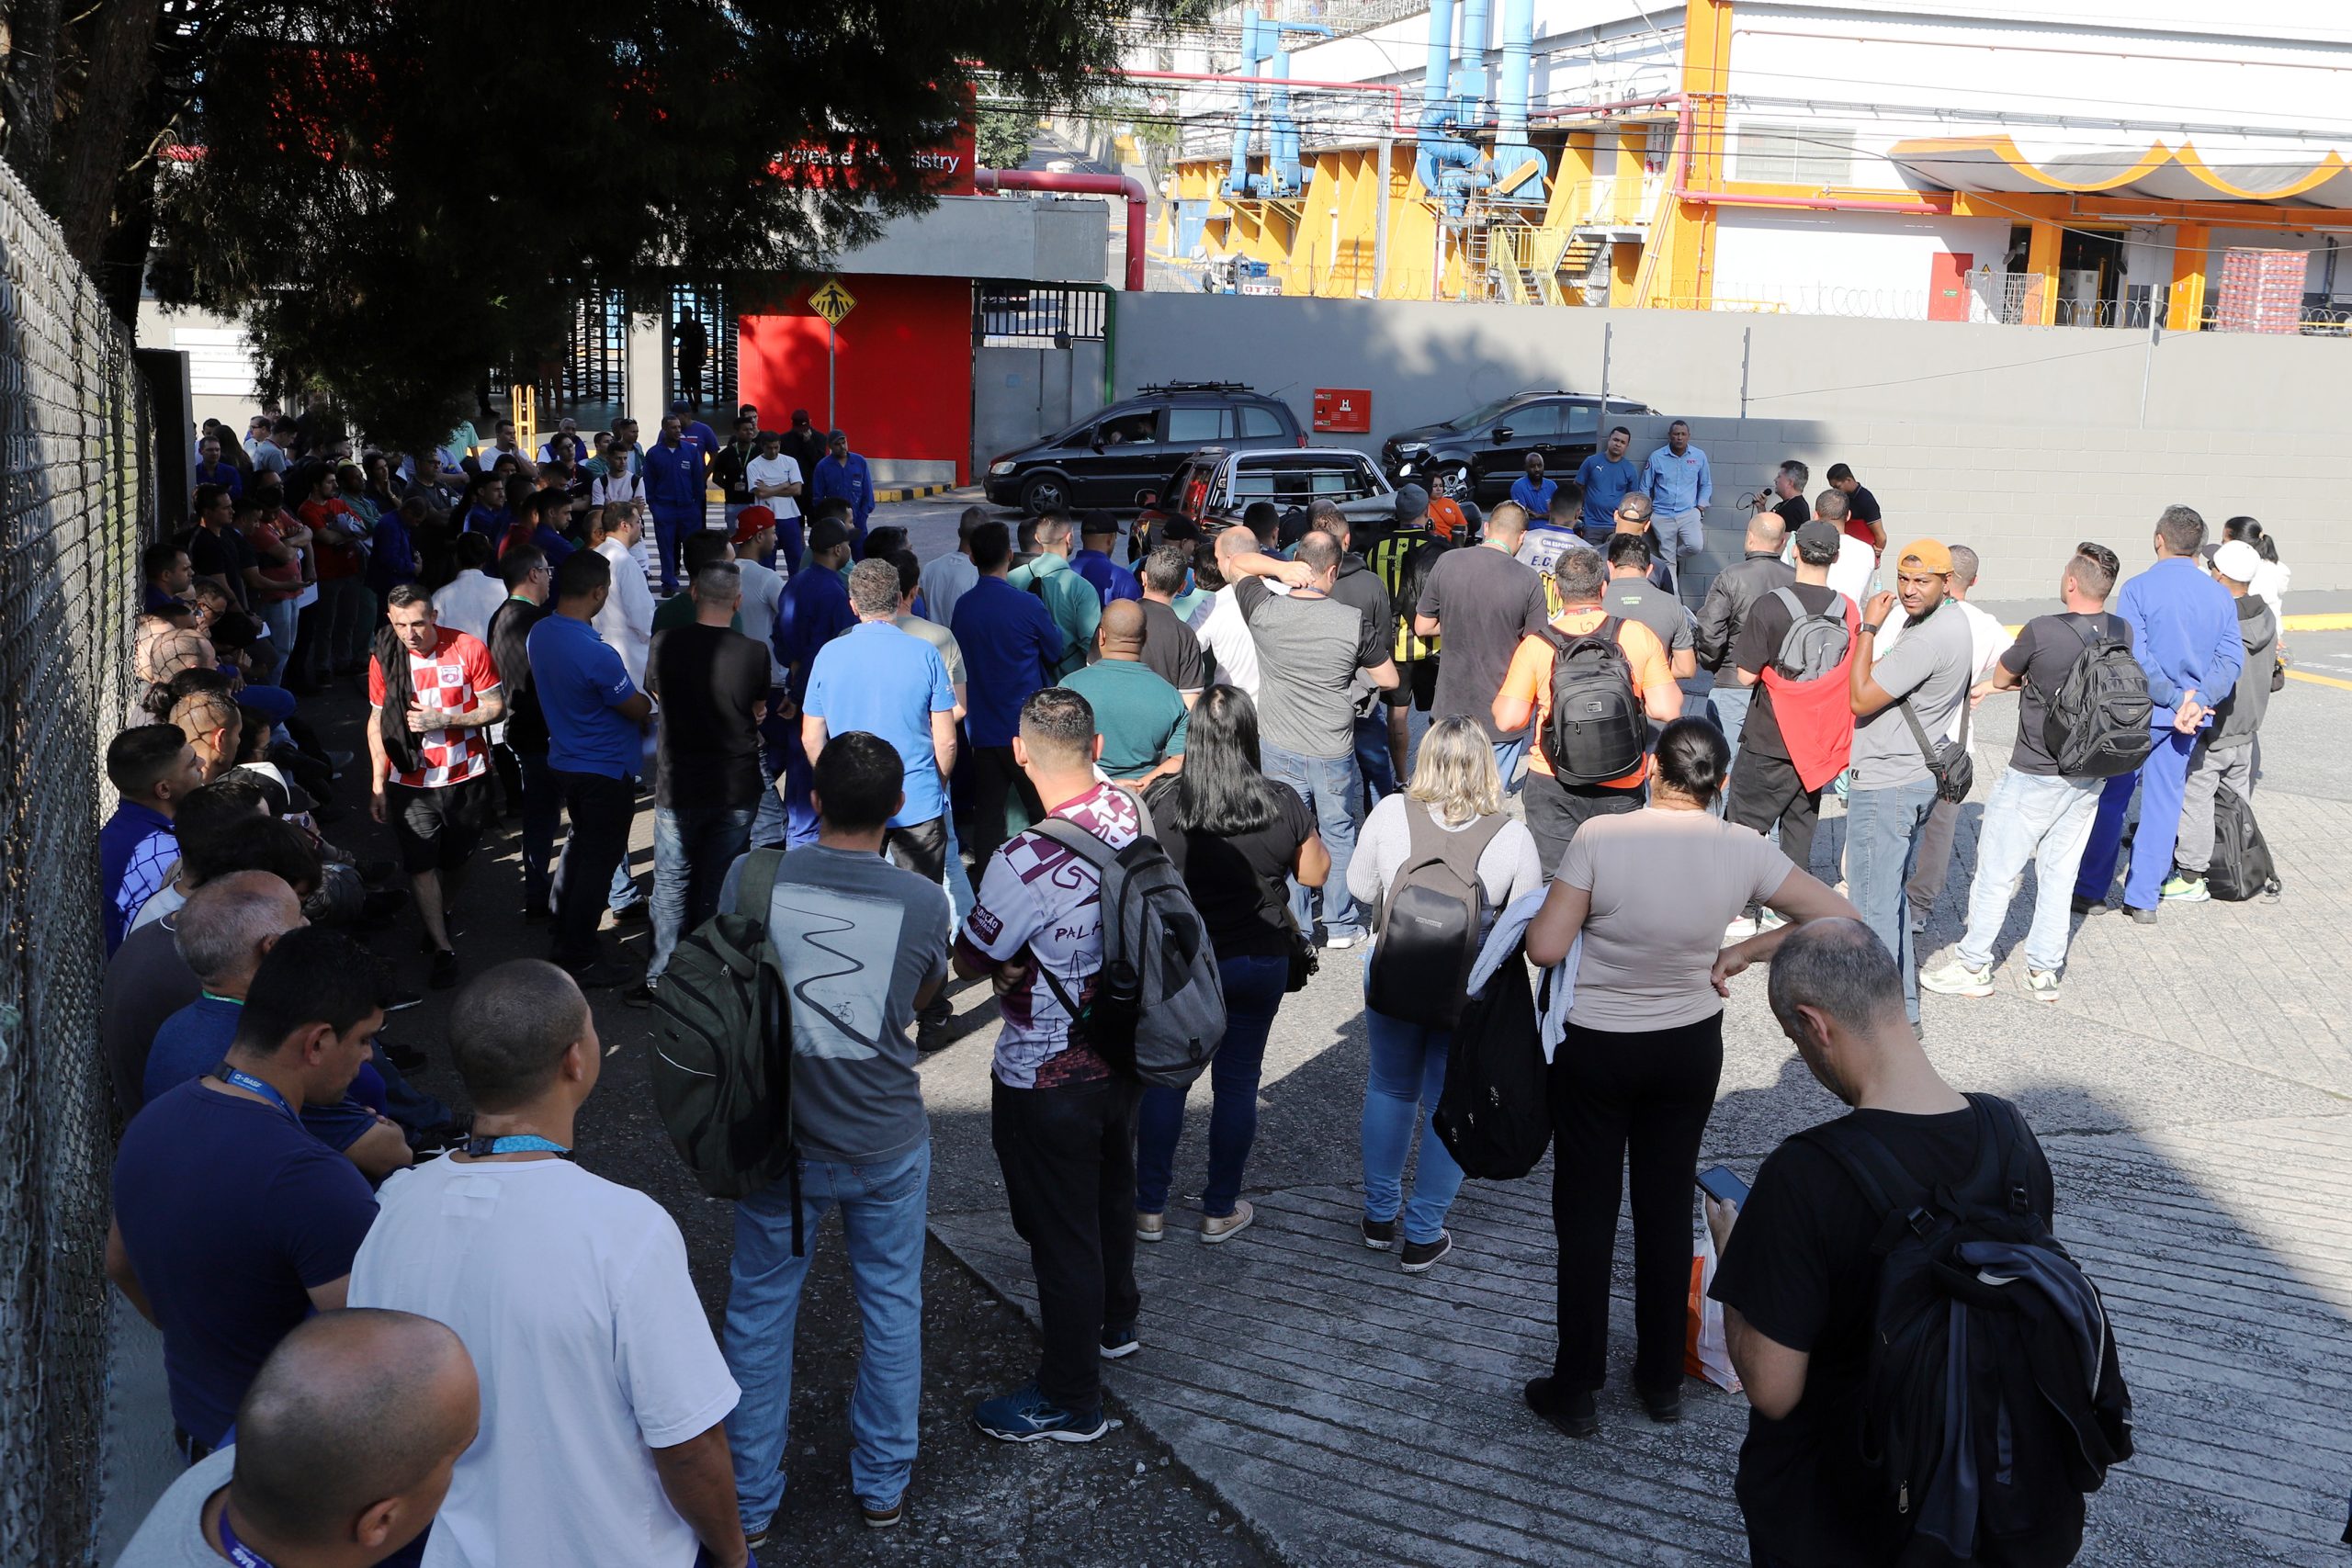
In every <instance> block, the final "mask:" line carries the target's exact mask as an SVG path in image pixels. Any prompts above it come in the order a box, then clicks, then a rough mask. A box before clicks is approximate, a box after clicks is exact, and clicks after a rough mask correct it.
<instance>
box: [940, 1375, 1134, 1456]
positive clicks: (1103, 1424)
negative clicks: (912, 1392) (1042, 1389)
mask: <svg viewBox="0 0 2352 1568" xmlns="http://www.w3.org/2000/svg"><path fill="white" fill-rule="evenodd" d="M972 1425H973V1426H975V1427H978V1428H979V1429H980V1430H981V1431H983V1432H986V1433H987V1434H988V1435H989V1437H991V1438H1001V1439H1002V1440H1003V1441H1005V1442H1008V1443H1034V1442H1037V1441H1039V1440H1041V1439H1045V1438H1051V1439H1052V1440H1053V1441H1055V1442H1057V1443H1091V1442H1092V1441H1093V1440H1094V1439H1095V1438H1100V1437H1102V1436H1103V1435H1104V1434H1105V1433H1107V1432H1109V1431H1110V1430H1111V1423H1110V1422H1108V1421H1106V1420H1104V1419H1103V1412H1102V1410H1101V1409H1100V1408H1099V1407H1098V1408H1096V1409H1093V1410H1090V1411H1086V1412H1084V1413H1082V1414H1081V1413H1080V1412H1078V1411H1071V1410H1064V1409H1063V1408H1062V1407H1061V1406H1060V1405H1058V1404H1055V1403H1054V1402H1053V1401H1052V1400H1050V1399H1047V1398H1046V1396H1045V1395H1044V1394H1042V1393H1038V1392H1037V1385H1036V1384H1035V1383H1034V1382H1033V1383H1030V1384H1028V1385H1027V1386H1026V1387H1024V1388H1021V1389H1019V1390H1016V1391H1015V1392H1013V1393H1001V1394H999V1395H997V1397H996V1398H994V1399H984V1400H982V1401H980V1403H979V1404H976V1405H974V1406H973V1407H972Z"/></svg>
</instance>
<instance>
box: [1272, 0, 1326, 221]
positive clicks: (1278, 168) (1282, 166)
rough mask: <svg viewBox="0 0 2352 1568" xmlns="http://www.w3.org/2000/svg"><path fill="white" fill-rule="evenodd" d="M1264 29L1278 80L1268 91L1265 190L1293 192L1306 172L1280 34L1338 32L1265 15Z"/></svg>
mask: <svg viewBox="0 0 2352 1568" xmlns="http://www.w3.org/2000/svg"><path fill="white" fill-rule="evenodd" d="M1266 29H1267V34H1268V39H1269V42H1270V44H1271V46H1272V48H1273V55H1274V70H1273V73H1274V76H1275V77H1276V79H1277V81H1278V82H1279V84H1280V85H1277V86H1276V87H1275V88H1274V91H1273V95H1272V96H1273V139H1272V152H1273V158H1272V170H1271V171H1270V174H1269V176H1268V177H1269V179H1270V181H1271V185H1270V187H1269V190H1268V194H1269V195H1272V196H1295V195H1297V194H1298V193H1299V192H1300V191H1302V190H1304V189H1306V171H1305V169H1304V168H1303V167H1302V163H1301V156H1300V149H1299V136H1298V121H1296V120H1295V119H1293V118H1291V112H1290V107H1291V106H1290V51H1289V50H1287V49H1284V48H1283V47H1281V39H1282V36H1283V34H1284V33H1313V34H1316V35H1317V36H1319V37H1322V38H1336V37H1338V36H1339V35H1338V34H1336V33H1334V32H1333V31H1332V30H1331V29H1330V28H1327V27H1324V26H1322V25H1321V24H1320V23H1315V22H1278V21H1275V20H1273V19H1272V18H1271V17H1269V18H1268V19H1267V22H1266Z"/></svg>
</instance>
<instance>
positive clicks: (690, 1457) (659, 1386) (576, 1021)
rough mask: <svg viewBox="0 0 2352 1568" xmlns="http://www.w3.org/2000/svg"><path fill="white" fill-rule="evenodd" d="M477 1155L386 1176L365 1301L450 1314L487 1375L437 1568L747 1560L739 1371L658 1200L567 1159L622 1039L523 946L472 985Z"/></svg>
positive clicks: (469, 1010)
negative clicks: (608, 1057) (611, 1035)
mask: <svg viewBox="0 0 2352 1568" xmlns="http://www.w3.org/2000/svg"><path fill="white" fill-rule="evenodd" d="M449 1052H450V1055H451V1056H452V1057H453V1058H454V1059H455V1061H456V1064H457V1069H458V1077H460V1078H461V1079H463V1080H464V1082H465V1086H466V1092H467V1094H468V1095H469V1096H470V1097H471V1099H472V1100H473V1103H474V1123H473V1137H472V1138H471V1140H470V1141H469V1143H467V1145H465V1146H464V1148H463V1149H461V1150H458V1151H457V1152H455V1153H452V1154H449V1155H447V1156H444V1157H442V1158H440V1159H436V1160H434V1161H431V1162H430V1163H428V1164H426V1165H423V1166H420V1167H418V1168H415V1169H414V1170H412V1171H409V1172H407V1173H406V1174H404V1175H402V1176H401V1177H400V1178H399V1179H397V1180H393V1181H389V1182H386V1183H385V1184H384V1190H383V1195H382V1202H383V1212H382V1213H381V1215H380V1216H379V1218H378V1220H377V1222H376V1225H375V1228H374V1229H373V1230H371V1231H370V1232H369V1233H368V1240H367V1243H366V1245H364V1246H363V1247H360V1249H359V1256H358V1257H357V1258H356V1259H355V1260H354V1262H353V1264H352V1279H351V1302H352V1304H353V1305H355V1306H375V1307H390V1308H394V1309H397V1310H400V1311H403V1312H414V1313H420V1314H424V1316H427V1317H430V1318H434V1319H435V1320H436V1321H438V1322H441V1323H446V1324H447V1325H449V1326H450V1327H451V1328H452V1329H454V1330H456V1331H457V1335H458V1338H459V1339H461V1340H463V1341H464V1342H465V1345H466V1348H467V1349H468V1350H469V1351H470V1352H472V1355H473V1359H474V1365H475V1367H476V1369H477V1370H478V1371H479V1372H480V1374H481V1385H482V1394H481V1437H480V1438H478V1439H477V1440H476V1441H475V1443H474V1445H473V1446H472V1447H471V1448H470V1449H469V1450H467V1452H466V1455H465V1457H464V1458H463V1459H462V1460H460V1461H458V1469H457V1473H456V1476H455V1477H454V1479H453V1480H452V1482H451V1483H450V1487H449V1496H448V1501H447V1504H446V1506H444V1507H443V1509H442V1512H441V1518H440V1522H439V1523H438V1524H437V1525H436V1526H435V1529H434V1532H433V1540H432V1541H431V1542H430V1543H429V1544H428V1546H427V1547H426V1550H425V1557H424V1561H425V1563H426V1564H427V1568H454V1565H457V1564H471V1563H490V1562H507V1563H526V1562H531V1563H537V1562H546V1563H559V1562H582V1563H585V1562H614V1563H620V1562H628V1563H663V1564H668V1563H674V1564H677V1565H678V1568H685V1565H686V1564H688V1563H691V1562H695V1553H696V1551H697V1549H699V1550H701V1551H705V1552H707V1554H708V1557H709V1560H710V1561H711V1562H714V1563H716V1564H718V1568H742V1565H743V1564H744V1563H746V1562H748V1561H749V1560H750V1551H749V1549H748V1548H747V1547H746V1545H745V1544H744V1540H743V1530H742V1527H741V1524H740V1522H739V1521H738V1520H737V1517H736V1512H735V1481H734V1473H733V1471H732V1468H731V1466H730V1464H729V1458H728V1448H727V1432H726V1428H725V1427H723V1426H722V1425H721V1422H722V1421H723V1419H724V1418H725V1416H726V1415H727V1413H728V1412H729V1410H732V1409H733V1408H734V1406H735V1402H736V1398H737V1390H736V1386H735V1381H734V1379H732V1378H731V1377H729V1375H728V1372H727V1363H726V1362H725V1361H724V1360H723V1359H721V1358H720V1356H719V1353H718V1344H717V1342H716V1341H715V1340H713V1338H712V1337H711V1332H710V1323H709V1320H708V1319H707V1318H706V1317H705V1316H704V1315H703V1310H702V1303H701V1302H700V1301H699V1300H698V1299H697V1298H696V1297H695V1289H694V1282H693V1280H690V1279H689V1278H688V1277H687V1274H686V1248H685V1242H684V1239H683V1238H682V1237H681V1236H680V1235H679V1234H678V1226H677V1223H676V1222H675V1221H673V1219H671V1218H670V1215H669V1213H668V1212H667V1211H665V1210H664V1209H663V1208H662V1206H661V1205H660V1204H658V1203H656V1202H655V1201H653V1200H652V1199H650V1198H648V1197H647V1196H646V1195H645V1194H644V1193H642V1192H639V1191H637V1190H634V1189H631V1188H627V1187H622V1186H619V1185H617V1184H616V1183H614V1182H610V1181H606V1180H605V1179H603V1178H601V1177H597V1176H592V1175H590V1174H589V1173H588V1172H587V1171H586V1170H583V1169H582V1168H580V1167H579V1166H577V1165H574V1164H572V1163H571V1145H572V1142H573V1128H574V1124H575V1122H576V1120H577V1118H578V1116H579V1112H580V1107H581V1105H582V1102H583V1101H585V1100H587V1098H588V1096H589V1094H590V1093H591V1092H593V1091H594V1089H595V1087H596V1078H597V1075H598V1073H599V1072H600V1070H601V1069H602V1067H603V1064H604V1058H605V1051H604V1046H603V1044H602V1043H601V1042H600V1041H599V1040H598V1039H597V1037H596V1024H595V1021H594V1018H592V1017H591V1016H590V1014H589V1011H588V1002H587V998H585V997H583V996H582V995H581V991H580V987H579V985H578V984H577V983H576V982H575V981H574V980H573V979H572V978H571V976H568V975H566V974H565V973H564V972H563V971H562V970H560V969H559V968H557V967H556V966H555V965H553V964H544V963H540V962H538V961H537V960H532V959H524V960H519V961H516V962H514V963H508V964H500V965H498V966H497V967H495V968H493V969H491V970H488V971H486V972H484V973H483V974H482V975H481V976H480V977H479V978H477V979H476V980H475V981H474V982H473V983H472V984H471V985H469V986H468V987H466V988H465V989H464V990H463V991H461V992H459V993H458V1000H457V1005H456V1006H455V1007H454V1008H452V1009H451V1010H450V1014H449Z"/></svg>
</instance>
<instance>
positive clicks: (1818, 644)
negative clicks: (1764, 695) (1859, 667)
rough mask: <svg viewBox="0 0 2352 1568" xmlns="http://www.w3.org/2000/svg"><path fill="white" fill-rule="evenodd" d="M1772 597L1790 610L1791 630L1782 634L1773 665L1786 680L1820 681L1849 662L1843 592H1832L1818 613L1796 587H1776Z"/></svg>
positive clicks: (1773, 656)
mask: <svg viewBox="0 0 2352 1568" xmlns="http://www.w3.org/2000/svg"><path fill="white" fill-rule="evenodd" d="M1772 597H1773V598H1774V599H1776V600H1778V601H1780V603H1781V604H1782V605H1783V606H1785V607H1786V608H1787V610H1788V612H1789V629H1788V630H1787V631H1786V632H1785V633H1783V634H1781V647H1780V650H1779V651H1778V652H1776V653H1774V654H1773V655H1772V668H1773V669H1775V670H1777V671H1780V672H1781V679H1782V680H1784V681H1795V682H1805V681H1818V680H1820V679H1821V678H1822V677H1823V676H1824V675H1826V674H1828V673H1829V672H1830V671H1834V670H1836V669H1837V668H1838V666H1839V665H1840V664H1843V663H1844V662H1845V661H1846V647H1847V637H1846V607H1845V605H1843V604H1840V603H1838V601H1839V600H1840V599H1842V598H1843V597H1844V595H1843V594H1834V593H1833V594H1831V595H1830V598H1829V605H1828V607H1827V608H1826V609H1825V610H1822V611H1820V612H1819V613H1818V614H1816V613H1815V612H1814V611H1811V610H1808V609H1806V608H1805V607H1804V600H1802V599H1800V598H1798V597H1797V596H1796V593H1795V592H1794V591H1793V590H1791V589H1787V588H1775V589H1774V590H1772Z"/></svg>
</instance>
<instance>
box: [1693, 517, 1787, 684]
mask: <svg viewBox="0 0 2352 1568" xmlns="http://www.w3.org/2000/svg"><path fill="white" fill-rule="evenodd" d="M1796 580H1797V573H1796V569H1795V568H1794V567H1792V566H1787V565H1784V564H1782V562H1781V558H1780V557H1779V556H1777V555H1772V554H1770V553H1767V552H1762V551H1757V550H1750V551H1748V552H1747V558H1746V559H1745V560H1742V561H1741V562H1740V563H1739V564H1738V565H1737V566H1727V567H1725V568H1724V570H1722V571H1720V572H1718V573H1717V574H1716V576H1715V580H1714V581H1713V582H1711V583H1709V584H1708V585H1707V597H1706V601H1705V603H1703V604H1701V605H1700V606H1699V629H1698V632H1697V633H1696V635H1695V637H1693V639H1692V640H1693V641H1694V643H1695V644H1696V646H1697V649H1698V654H1699V668H1700V669H1702V670H1712V671H1714V672H1715V684H1716V685H1718V686H1736V685H1738V684H1739V670H1738V668H1737V666H1736V665H1735V664H1733V662H1732V659H1731V650H1732V644H1733V643H1734V642H1735V641H1736V640H1737V639H1738V637H1739V628H1740V627H1742V626H1746V625H1747V614H1748V612H1749V611H1751V610H1753V609H1754V608H1755V607H1756V602H1757V601H1758V599H1761V598H1763V597H1764V595H1766V594H1767V593H1770V592H1772V590H1774V589H1775V588H1786V587H1787V586H1788V585H1789V584H1790V583H1792V582H1794V581H1796Z"/></svg>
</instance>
